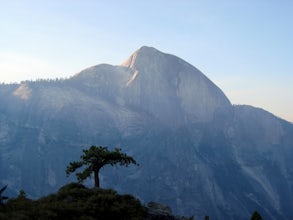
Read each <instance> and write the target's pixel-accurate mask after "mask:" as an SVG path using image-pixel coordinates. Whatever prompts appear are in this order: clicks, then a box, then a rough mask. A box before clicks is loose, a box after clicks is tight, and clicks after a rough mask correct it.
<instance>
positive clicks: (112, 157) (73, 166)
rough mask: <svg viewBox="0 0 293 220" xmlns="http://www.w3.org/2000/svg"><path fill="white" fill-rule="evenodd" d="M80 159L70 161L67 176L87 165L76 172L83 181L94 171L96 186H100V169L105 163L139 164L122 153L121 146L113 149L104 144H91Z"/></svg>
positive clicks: (79, 179) (80, 180)
mask: <svg viewBox="0 0 293 220" xmlns="http://www.w3.org/2000/svg"><path fill="white" fill-rule="evenodd" d="M80 159H81V160H80V161H73V162H70V164H69V166H67V169H66V174H67V176H69V175H70V174H71V173H73V172H75V171H76V170H77V169H79V168H81V167H85V168H84V170H83V171H81V172H77V173H76V176H77V179H78V181H79V182H82V181H84V180H85V179H87V178H88V177H90V176H91V174H92V173H94V180H95V187H98V188H99V187H100V180H99V171H100V169H101V168H102V167H104V166H105V165H107V164H109V165H111V166H114V165H115V164H119V165H121V166H128V165H129V164H136V165H137V162H136V161H135V160H134V159H133V158H132V157H131V156H128V155H127V154H125V153H122V152H121V149H120V148H115V149H114V150H113V151H111V150H108V148H107V147H102V146H99V147H97V146H91V147H90V148H89V149H86V150H83V154H82V155H81V156H80Z"/></svg>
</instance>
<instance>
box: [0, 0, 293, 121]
mask: <svg viewBox="0 0 293 220" xmlns="http://www.w3.org/2000/svg"><path fill="white" fill-rule="evenodd" d="M0 3H1V4H0V5H1V6H0V82H19V81H21V80H26V79H37V78H56V77H68V76H71V75H73V74H75V73H77V72H79V71H80V70H82V69H84V68H86V67H89V66H92V65H96V64H100V63H109V64H113V65H116V64H120V63H122V61H123V60H124V59H126V58H127V57H128V56H129V55H130V54H131V53H132V52H133V51H134V50H136V49H138V48H139V47H141V46H143V45H147V46H153V47H155V48H157V49H159V50H161V51H163V52H166V53H171V54H174V55H177V56H179V57H181V58H183V59H185V60H186V61H187V62H189V63H191V64H192V65H194V66H195V67H197V68H198V69H200V70H201V71H202V72H203V73H204V74H205V75H207V76H208V77H209V78H210V79H211V80H212V81H213V82H214V83H216V84H217V85H218V86H219V87H220V88H221V89H222V90H223V91H224V93H225V94H226V95H227V96H228V98H229V99H230V100H231V102H232V103H233V104H249V105H253V106H256V107H261V108H264V109H266V110H268V111H270V112H272V113H273V114H275V115H277V116H279V117H281V118H284V119H287V120H289V121H292V122H293V98H292V95H293V62H292V58H293V1H291V0H278V1H277V0H230V1H228V0H221V1H217V0H213V1H212V0H211V1H209V0H148V1H143V0H124V1H120V0H116V1H114V0H103V1H101V0H100V1H99V0H96V1H94V0H34V1H33V0H31V1H29V0H19V1H16V0H9V1H7V0H0Z"/></svg>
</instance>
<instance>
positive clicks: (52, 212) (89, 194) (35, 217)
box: [0, 183, 146, 220]
mask: <svg viewBox="0 0 293 220" xmlns="http://www.w3.org/2000/svg"><path fill="white" fill-rule="evenodd" d="M145 216H146V209H145V208H144V207H143V206H142V205H141V204H140V202H139V201H138V200H137V199H136V198H134V197H133V196H131V195H119V194H117V192H116V191H114V190H104V189H100V188H94V189H87V188H86V187H84V186H83V185H82V184H78V183H71V184H68V185H66V186H64V187H62V188H61V189H60V190H59V191H58V192H57V193H55V194H51V195H49V196H46V197H43V198H40V199H38V200H36V201H33V200H30V199H27V198H25V197H23V196H18V197H17V198H16V199H10V200H8V202H7V204H6V205H5V210H3V211H0V219H9V220H13V219H24V220H26V219H31V220H39V219H40V220H42V219H48V220H55V219H65V220H66V219H73V220H82V219H84V220H85V219H87V220H94V219H98V220H106V219H117V220H128V219H129V220H142V219H145Z"/></svg>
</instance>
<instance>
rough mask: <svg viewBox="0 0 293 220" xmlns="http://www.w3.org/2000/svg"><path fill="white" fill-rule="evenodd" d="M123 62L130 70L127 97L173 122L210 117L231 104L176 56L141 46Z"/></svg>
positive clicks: (197, 120) (160, 118)
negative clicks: (130, 75)
mask: <svg viewBox="0 0 293 220" xmlns="http://www.w3.org/2000/svg"><path fill="white" fill-rule="evenodd" d="M122 66H125V67H128V68H130V69H131V70H132V72H133V74H132V77H131V79H130V80H129V81H128V83H127V91H126V96H125V99H126V101H127V102H128V103H129V104H132V105H135V106H139V107H141V108H142V109H143V110H145V111H147V112H150V113H152V114H154V116H155V117H157V118H158V120H162V121H163V122H165V123H167V124H170V123H171V125H172V126H180V125H182V124H184V123H186V122H194V123H196V122H207V121H211V120H212V119H213V115H214V112H215V111H216V110H217V109H219V108H227V107H230V106H231V104H230V102H229V100H228V99H227V98H226V96H225V95H224V94H223V92H222V91H221V90H220V89H219V88H218V87H217V86H216V85H214V84H213V83H212V82H211V81H210V80H209V79H208V78H207V77H206V76H205V75H203V74H202V73H201V72H200V71H199V70H198V69H196V68H195V67H193V66H192V65H190V64H188V63H186V62H185V61H183V60H182V59H180V58H178V57H176V56H173V55H170V54H165V53H162V52H159V51H158V50H156V49H154V48H150V47H142V48H140V49H139V50H137V51H136V52H135V53H134V54H132V55H131V56H130V57H129V58H128V59H127V60H126V61H125V62H124V63H123V64H122Z"/></svg>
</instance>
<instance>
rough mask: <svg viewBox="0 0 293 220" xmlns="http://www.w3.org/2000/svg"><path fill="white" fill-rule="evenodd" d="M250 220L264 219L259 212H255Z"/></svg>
mask: <svg viewBox="0 0 293 220" xmlns="http://www.w3.org/2000/svg"><path fill="white" fill-rule="evenodd" d="M250 220H262V217H261V215H260V214H259V213H258V212H257V211H255V212H254V213H253V214H252V216H251V219H250Z"/></svg>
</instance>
